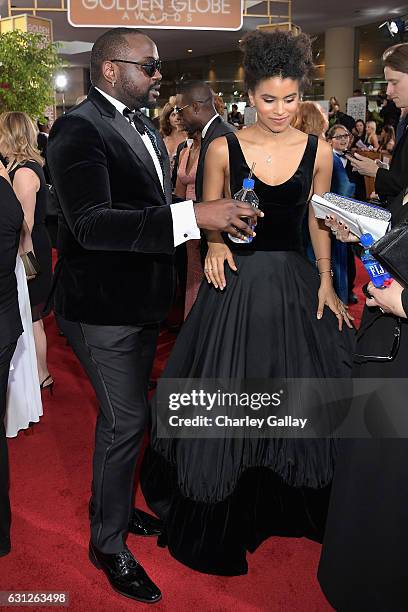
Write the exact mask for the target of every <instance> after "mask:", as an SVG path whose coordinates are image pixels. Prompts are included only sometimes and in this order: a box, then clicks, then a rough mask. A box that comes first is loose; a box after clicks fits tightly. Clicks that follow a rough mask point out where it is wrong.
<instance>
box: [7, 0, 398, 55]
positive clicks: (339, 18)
mask: <svg viewBox="0 0 408 612" xmlns="http://www.w3.org/2000/svg"><path fill="white" fill-rule="evenodd" d="M232 1H234V0H232ZM235 1H238V0H235ZM48 2H49V4H48V6H49V7H52V6H56V5H58V4H59V2H57V0H48ZM252 3H253V5H257V6H256V9H260V10H259V12H263V9H264V8H265V2H262V1H261V2H260V1H258V0H253V2H252ZM33 4H34V2H33V0H13V6H15V7H16V8H19V7H23V6H27V5H28V6H30V5H33ZM38 4H39V6H47V1H46V0H39V2H38ZM292 11H293V22H294V23H296V24H297V25H299V26H300V27H301V28H302V30H303V31H305V32H308V33H309V34H317V33H320V32H324V31H325V30H326V29H327V28H329V27H333V26H343V25H346V26H349V25H354V26H359V25H364V24H369V23H373V22H376V21H377V22H378V21H380V20H386V19H387V18H392V17H396V16H398V15H406V14H408V4H405V5H404V4H401V2H400V1H398V0H394V1H393V0H386V2H384V3H383V2H379V1H378V0H346V1H343V2H341V1H339V0H324V1H323V0H321V1H320V2H317V0H313V1H312V0H293V3H292ZM0 14H1V16H2V17H6V16H7V0H0ZM39 15H40V16H43V17H46V18H49V19H52V20H53V23H54V40H57V41H67V42H69V44H65V43H64V45H65V48H64V53H66V54H67V55H69V58H67V59H69V61H70V63H72V64H73V65H86V64H87V63H88V60H89V53H88V51H89V49H90V48H91V46H92V43H93V42H94V41H95V39H96V38H97V37H98V36H99V35H100V34H101V33H102V32H103V31H104V30H103V29H101V28H74V27H72V26H71V25H69V24H68V21H67V15H66V13H58V12H56V13H55V12H45V13H39ZM262 22H263V21H262V20H261V19H255V18H245V19H244V25H243V28H242V30H240V31H239V32H222V31H219V32H217V31H208V32H206V31H200V32H197V31H188V30H184V31H183V30H177V31H174V30H158V29H154V30H152V29H148V30H146V33H147V34H148V35H149V36H151V37H152V38H153V39H154V40H155V42H156V43H157V46H158V48H159V52H160V55H161V57H162V58H163V59H167V60H172V59H183V58H185V57H192V56H193V57H194V56H200V55H208V54H209V53H220V52H224V51H230V50H233V49H236V48H237V43H238V39H240V38H241V37H242V35H243V33H244V32H246V31H248V30H253V29H254V28H256V26H257V25H259V24H260V23H262ZM379 35H384V34H382V33H380V34H379ZM75 41H78V44H76V42H75ZM190 48H191V49H192V50H193V52H192V53H191V54H188V53H187V49H190Z"/></svg>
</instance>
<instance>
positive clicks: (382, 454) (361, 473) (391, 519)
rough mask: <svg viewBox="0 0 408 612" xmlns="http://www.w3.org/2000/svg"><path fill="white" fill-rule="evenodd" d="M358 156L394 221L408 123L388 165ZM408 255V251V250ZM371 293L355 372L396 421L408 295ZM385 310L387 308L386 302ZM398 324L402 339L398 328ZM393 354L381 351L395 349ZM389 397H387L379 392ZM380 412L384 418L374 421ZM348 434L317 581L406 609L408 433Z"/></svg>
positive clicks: (329, 592) (394, 57) (404, 82)
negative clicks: (373, 387) (375, 386)
mask: <svg viewBox="0 0 408 612" xmlns="http://www.w3.org/2000/svg"><path fill="white" fill-rule="evenodd" d="M383 60H384V66H385V67H384V73H385V78H386V80H387V81H388V89H387V94H388V96H389V97H390V98H391V99H393V100H394V101H395V103H396V104H397V106H398V107H401V108H406V107H408V44H406V43H405V44H402V45H396V46H395V47H391V48H390V49H388V50H387V51H386V52H385V53H384V56H383ZM369 161H370V162H371V163H368V162H367V161H366V160H363V161H362V162H361V163H360V162H353V161H352V163H353V164H355V165H356V167H358V168H359V170H360V171H361V172H362V173H364V174H369V175H371V176H375V177H376V191H377V192H378V194H379V195H380V197H381V198H382V199H383V200H384V199H386V200H387V207H388V209H389V210H390V211H391V213H392V225H396V224H398V223H399V222H401V221H402V220H403V219H406V218H407V214H408V211H407V210H406V209H407V205H405V206H404V205H403V200H404V195H405V192H406V189H407V187H408V175H407V170H408V135H407V131H406V130H405V133H404V135H403V136H402V138H401V140H400V141H399V143H398V145H397V147H396V149H395V151H394V155H393V158H392V162H391V166H390V170H389V171H386V170H378V168H377V167H375V166H374V164H372V160H369ZM329 225H330V226H331V227H332V228H333V230H335V231H337V237H338V238H339V239H342V240H343V241H345V242H350V241H355V237H354V238H353V236H352V235H350V234H349V233H348V231H347V230H346V231H345V230H344V229H340V228H339V226H338V223H337V222H334V223H332V222H331V223H329ZM407 257H408V253H407ZM368 290H369V292H370V293H372V294H373V295H375V296H376V298H377V300H378V301H375V300H374V299H369V300H368V301H367V307H366V308H365V310H364V313H363V318H362V322H361V326H360V329H359V333H358V335H357V354H358V355H371V356H376V357H377V359H367V358H362V357H358V356H356V359H355V364H354V369H353V376H354V377H355V378H374V379H377V380H379V381H382V392H381V396H380V395H378V394H377V395H376V397H371V398H369V399H368V401H367V412H366V418H367V423H368V424H369V426H370V425H371V427H372V426H374V424H375V423H377V427H378V423H380V424H381V423H382V424H385V423H387V424H388V426H389V423H392V417H391V415H390V418H387V406H390V407H392V406H393V398H394V401H395V400H397V401H398V405H400V406H401V405H402V406H403V411H404V412H405V408H406V395H405V397H404V396H403V397H401V396H399V393H400V391H399V389H398V385H396V384H395V383H394V384H393V382H392V380H391V381H390V382H389V383H387V379H389V378H390V379H396V378H407V377H408V320H407V315H408V295H407V290H404V291H403V290H402V287H401V286H400V285H399V284H398V283H397V282H396V281H394V282H393V283H392V285H391V287H390V288H387V289H384V290H375V289H373V287H372V285H371V284H370V285H369V286H368ZM380 308H381V309H382V310H381V309H380ZM396 329H399V330H400V339H399V346H397V343H395V342H394V341H395V335H394V332H395V330H396ZM392 355H393V358H392V360H390V361H385V360H384V359H382V360H381V359H378V357H387V356H392ZM382 397H385V398H386V401H385V402H384V401H383V400H382V399H381V398H382ZM375 415H381V421H378V419H377V421H375ZM376 435H378V436H379V437H380V438H381V436H384V439H367V440H361V439H360V440H344V441H342V443H341V444H340V450H339V457H338V462H337V465H336V470H335V477H334V482H333V491H332V497H331V500H330V507H329V514H328V521H327V529H326V533H325V537H324V543H323V550H322V556H321V560H320V566H319V574H318V577H319V581H320V584H321V587H322V589H323V591H324V593H325V595H326V597H327V598H328V600H329V601H330V603H331V604H332V605H333V606H334V607H335V608H336V610H341V611H342V612H343V611H344V612H363V611H365V610H367V611H369V612H403V611H405V610H407V608H408V564H407V550H408V527H407V526H408V485H407V482H408V479H407V465H408V440H406V439H398V431H396V434H394V435H395V437H394V438H392V439H387V438H386V434H385V432H384V430H382V431H381V430H380V431H379V432H378V430H377V434H376Z"/></svg>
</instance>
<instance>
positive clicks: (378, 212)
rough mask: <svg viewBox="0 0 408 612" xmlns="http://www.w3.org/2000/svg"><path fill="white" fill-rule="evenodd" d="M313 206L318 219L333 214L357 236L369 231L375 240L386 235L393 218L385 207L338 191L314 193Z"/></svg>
mask: <svg viewBox="0 0 408 612" xmlns="http://www.w3.org/2000/svg"><path fill="white" fill-rule="evenodd" d="M312 206H313V211H314V213H315V216H316V217H317V218H318V219H325V218H326V216H327V215H331V216H333V217H336V218H337V219H338V220H339V221H342V222H343V223H344V224H345V225H347V226H348V227H349V228H350V231H351V232H353V234H355V235H356V236H361V235H362V234H366V233H369V234H371V235H372V236H373V238H374V240H379V238H381V237H382V236H384V234H385V233H386V232H387V230H388V227H389V223H390V220H391V213H390V212H389V211H388V210H386V209H385V208H381V207H380V206H375V205H374V204H367V202H360V201H359V200H354V199H353V198H346V197H344V196H341V195H338V194H337V193H324V194H323V196H318V195H316V194H315V195H313V197H312Z"/></svg>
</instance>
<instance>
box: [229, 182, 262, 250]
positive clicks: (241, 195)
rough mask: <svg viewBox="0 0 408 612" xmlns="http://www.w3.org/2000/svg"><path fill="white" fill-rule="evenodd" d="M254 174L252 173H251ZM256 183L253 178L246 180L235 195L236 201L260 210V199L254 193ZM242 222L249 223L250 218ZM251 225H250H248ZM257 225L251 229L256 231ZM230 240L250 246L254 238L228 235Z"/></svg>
mask: <svg viewBox="0 0 408 612" xmlns="http://www.w3.org/2000/svg"><path fill="white" fill-rule="evenodd" d="M251 173H252V171H251ZM254 185H255V181H254V179H252V178H245V179H244V181H243V183H242V189H240V190H239V191H238V192H237V193H236V194H235V195H234V200H240V201H241V202H248V204H251V206H253V207H254V208H259V199H258V196H257V195H256V193H255V191H254ZM242 220H243V221H245V222H246V223H248V221H249V219H248V217H242ZM248 225H249V223H248ZM254 227H255V225H251V228H252V229H254ZM228 238H229V239H230V240H232V242H236V243H237V244H249V243H250V242H252V240H253V236H245V238H236V237H235V236H231V234H228Z"/></svg>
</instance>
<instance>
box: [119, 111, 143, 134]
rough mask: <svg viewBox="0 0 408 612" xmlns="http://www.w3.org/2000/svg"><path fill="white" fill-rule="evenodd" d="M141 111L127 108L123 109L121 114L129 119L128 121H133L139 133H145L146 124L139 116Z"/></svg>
mask: <svg viewBox="0 0 408 612" xmlns="http://www.w3.org/2000/svg"><path fill="white" fill-rule="evenodd" d="M141 115H142V113H141V112H140V111H131V110H130V109H129V108H125V109H123V116H124V117H126V119H127V120H128V121H129V123H133V124H134V125H135V127H136V129H137V131H138V132H139V134H145V133H146V126H145V123H144V121H143V119H142V117H141Z"/></svg>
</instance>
